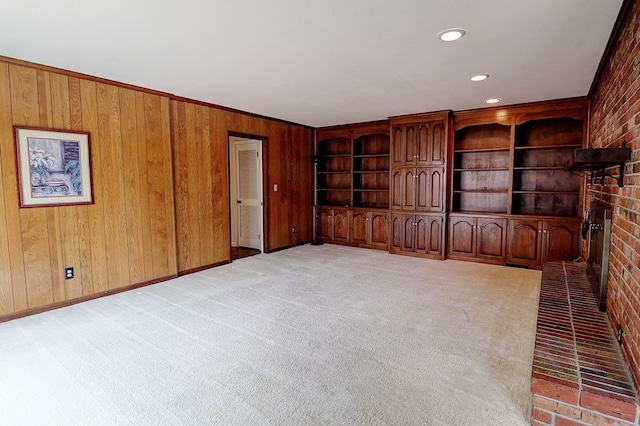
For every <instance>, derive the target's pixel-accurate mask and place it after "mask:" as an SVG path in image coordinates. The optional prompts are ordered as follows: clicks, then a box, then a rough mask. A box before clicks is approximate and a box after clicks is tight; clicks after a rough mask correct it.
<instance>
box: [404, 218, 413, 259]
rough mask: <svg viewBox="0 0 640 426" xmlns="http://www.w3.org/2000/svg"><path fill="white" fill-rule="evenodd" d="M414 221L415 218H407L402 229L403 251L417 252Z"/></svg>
mask: <svg viewBox="0 0 640 426" xmlns="http://www.w3.org/2000/svg"><path fill="white" fill-rule="evenodd" d="M414 220H415V218H414V217H413V216H405V217H404V221H403V227H402V250H404V251H415V250H416V249H415V238H414V228H415V225H414V223H415V222H414Z"/></svg>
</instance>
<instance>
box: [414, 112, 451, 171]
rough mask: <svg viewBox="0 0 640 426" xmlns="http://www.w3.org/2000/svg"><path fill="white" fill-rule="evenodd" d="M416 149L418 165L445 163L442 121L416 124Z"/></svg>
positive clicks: (444, 136)
mask: <svg viewBox="0 0 640 426" xmlns="http://www.w3.org/2000/svg"><path fill="white" fill-rule="evenodd" d="M416 151H417V153H416V155H417V157H416V159H417V165H418V166H435V165H443V164H444V163H445V159H446V132H445V128H444V122H443V121H435V122H428V123H420V124H418V134H417V141H416Z"/></svg>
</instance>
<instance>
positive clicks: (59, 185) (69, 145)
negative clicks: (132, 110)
mask: <svg viewBox="0 0 640 426" xmlns="http://www.w3.org/2000/svg"><path fill="white" fill-rule="evenodd" d="M14 130H15V142H16V164H17V168H18V196H19V200H20V207H51V206H61V205H72V204H73V205H75V204H92V203H93V196H92V191H91V189H92V188H91V164H90V158H91V156H90V153H89V133H87V132H75V131H70V130H50V129H42V128H35V127H18V126H15V127H14Z"/></svg>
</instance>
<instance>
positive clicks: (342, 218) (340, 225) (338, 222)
mask: <svg viewBox="0 0 640 426" xmlns="http://www.w3.org/2000/svg"><path fill="white" fill-rule="evenodd" d="M333 239H334V240H336V241H342V242H346V241H349V215H348V212H347V210H343V209H339V210H338V209H334V211H333Z"/></svg>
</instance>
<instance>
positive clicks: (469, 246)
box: [449, 217, 476, 257]
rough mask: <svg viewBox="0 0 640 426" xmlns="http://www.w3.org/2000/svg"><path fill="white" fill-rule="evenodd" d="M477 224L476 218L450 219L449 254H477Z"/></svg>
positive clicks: (471, 255)
mask: <svg viewBox="0 0 640 426" xmlns="http://www.w3.org/2000/svg"><path fill="white" fill-rule="evenodd" d="M475 225H476V219H475V218H469V217H452V218H451V219H450V221H449V254H452V255H457V256H470V257H474V256H475V255H476V248H475Z"/></svg>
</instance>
